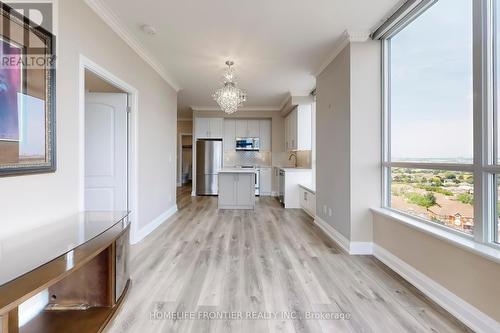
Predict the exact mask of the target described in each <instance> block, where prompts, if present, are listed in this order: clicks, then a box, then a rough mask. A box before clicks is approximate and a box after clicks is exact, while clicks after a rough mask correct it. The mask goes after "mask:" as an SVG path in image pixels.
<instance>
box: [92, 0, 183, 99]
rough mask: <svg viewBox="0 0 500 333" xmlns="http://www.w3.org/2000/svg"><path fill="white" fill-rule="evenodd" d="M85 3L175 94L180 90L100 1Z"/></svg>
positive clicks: (161, 66)
mask: <svg viewBox="0 0 500 333" xmlns="http://www.w3.org/2000/svg"><path fill="white" fill-rule="evenodd" d="M84 1H85V3H86V4H87V5H88V6H89V7H90V8H91V9H92V10H93V11H94V12H95V13H96V14H97V16H99V17H100V18H101V19H102V20H103V21H104V23H106V24H107V25H108V26H109V27H110V28H111V29H112V30H113V31H114V32H115V33H116V34H117V35H118V36H119V37H120V38H121V39H123V41H124V42H125V43H127V45H128V46H130V47H131V48H132V50H134V51H135V52H136V53H137V54H138V55H139V57H141V58H142V60H144V61H145V62H146V63H147V64H148V65H149V66H151V68H153V69H154V70H155V71H156V72H157V73H158V74H159V75H160V76H161V78H162V79H163V80H165V81H166V82H167V83H168V84H169V85H170V86H171V87H172V88H173V89H174V90H175V91H176V92H179V91H180V90H181V89H182V88H181V87H180V86H179V84H178V83H177V82H176V81H175V80H174V79H173V78H172V77H171V76H170V74H168V72H167V70H166V69H165V67H163V65H161V64H160V63H159V62H158V61H157V60H156V59H154V57H153V56H151V55H150V54H149V52H147V51H146V50H145V48H144V47H143V46H142V45H141V43H140V42H139V41H137V39H136V38H135V37H133V35H132V34H131V33H130V31H129V30H128V29H127V28H126V27H125V25H124V24H123V23H122V22H121V21H120V19H119V18H118V17H117V16H116V15H115V14H114V13H113V11H112V10H111V9H110V8H109V7H108V6H107V5H106V4H104V2H103V1H102V0H84Z"/></svg>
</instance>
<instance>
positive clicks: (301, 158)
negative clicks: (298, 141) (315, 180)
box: [292, 150, 312, 168]
mask: <svg viewBox="0 0 500 333" xmlns="http://www.w3.org/2000/svg"><path fill="white" fill-rule="evenodd" d="M292 161H293V158H292ZM297 167H299V168H311V167H312V151H311V150H301V151H298V152H297Z"/></svg>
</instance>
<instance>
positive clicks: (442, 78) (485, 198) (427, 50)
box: [376, 0, 500, 244]
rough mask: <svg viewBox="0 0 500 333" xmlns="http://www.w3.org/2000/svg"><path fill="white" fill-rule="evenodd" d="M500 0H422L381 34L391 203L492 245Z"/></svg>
mask: <svg viewBox="0 0 500 333" xmlns="http://www.w3.org/2000/svg"><path fill="white" fill-rule="evenodd" d="M499 1H500V0H498V1H497V0H438V1H432V0H422V1H421V2H420V4H418V5H417V6H416V7H415V8H412V9H411V10H410V12H409V14H408V12H404V17H400V18H399V20H394V22H393V24H392V26H389V25H388V26H386V27H384V29H385V30H384V31H383V32H381V34H380V35H379V38H381V39H382V40H383V42H384V69H385V75H384V81H385V82H384V91H385V99H384V100H385V107H384V109H385V113H384V114H385V116H384V182H385V186H384V205H385V206H386V207H388V208H389V209H392V210H395V211H398V212H400V213H402V214H406V215H410V216H412V217H414V218H416V219H419V220H421V221H422V222H427V223H431V224H434V225H436V226H440V227H442V228H444V229H446V230H450V231H453V232H456V233H458V234H461V235H463V236H464V237H470V238H474V239H475V240H476V241H478V242H486V243H489V244H494V243H499V242H500V233H499V232H500V230H499V229H500V228H499V223H500V112H497V109H499V110H500V107H497V105H500V92H499V91H500V90H499V89H498V88H497V82H498V83H499V84H498V86H499V87H500V23H498V24H497V21H498V20H497V17H498V18H500V4H499V5H498V6H497V5H496V3H497V2H499ZM376 34H377V33H376ZM497 115H498V116H497Z"/></svg>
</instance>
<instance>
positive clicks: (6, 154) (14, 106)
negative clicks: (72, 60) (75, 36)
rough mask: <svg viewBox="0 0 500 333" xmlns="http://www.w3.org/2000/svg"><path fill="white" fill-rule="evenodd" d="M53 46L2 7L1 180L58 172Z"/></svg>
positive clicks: (42, 30) (30, 24) (52, 41)
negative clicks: (6, 177) (16, 176)
mask: <svg viewBox="0 0 500 333" xmlns="http://www.w3.org/2000/svg"><path fill="white" fill-rule="evenodd" d="M54 44H55V36H54V35H53V34H52V33H51V32H49V31H48V30H46V29H45V28H43V27H41V26H39V25H37V24H36V23H34V22H32V21H31V20H30V19H29V18H28V17H25V16H23V15H21V14H20V13H19V12H18V11H16V10H14V9H13V8H11V7H9V6H8V5H6V4H4V3H2V2H0V177H5V176H15V175H26V174H34V173H50V172H55V171H56V165H57V164H56V99H55V91H56V90H55V89H56V76H55V47H54Z"/></svg>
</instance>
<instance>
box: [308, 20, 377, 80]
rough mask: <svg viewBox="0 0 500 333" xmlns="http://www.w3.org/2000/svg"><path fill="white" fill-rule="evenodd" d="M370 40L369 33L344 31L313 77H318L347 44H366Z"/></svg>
mask: <svg viewBox="0 0 500 333" xmlns="http://www.w3.org/2000/svg"><path fill="white" fill-rule="evenodd" d="M369 39H370V32H369V31H364V32H353V31H349V30H345V31H344V32H343V33H342V36H341V37H340V38H339V39H338V40H337V42H336V43H335V45H334V47H333V51H332V52H331V53H330V54H329V55H328V56H327V57H326V59H325V60H324V61H323V62H322V63H321V66H319V67H318V69H317V70H316V71H315V72H314V76H319V75H320V74H321V73H322V72H323V71H324V70H325V68H326V67H328V65H329V64H330V63H331V62H332V61H333V60H334V59H335V58H336V57H337V56H338V55H339V54H340V52H342V50H343V49H344V48H345V47H346V46H347V45H349V43H361V42H366V41H368V40H369Z"/></svg>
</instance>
